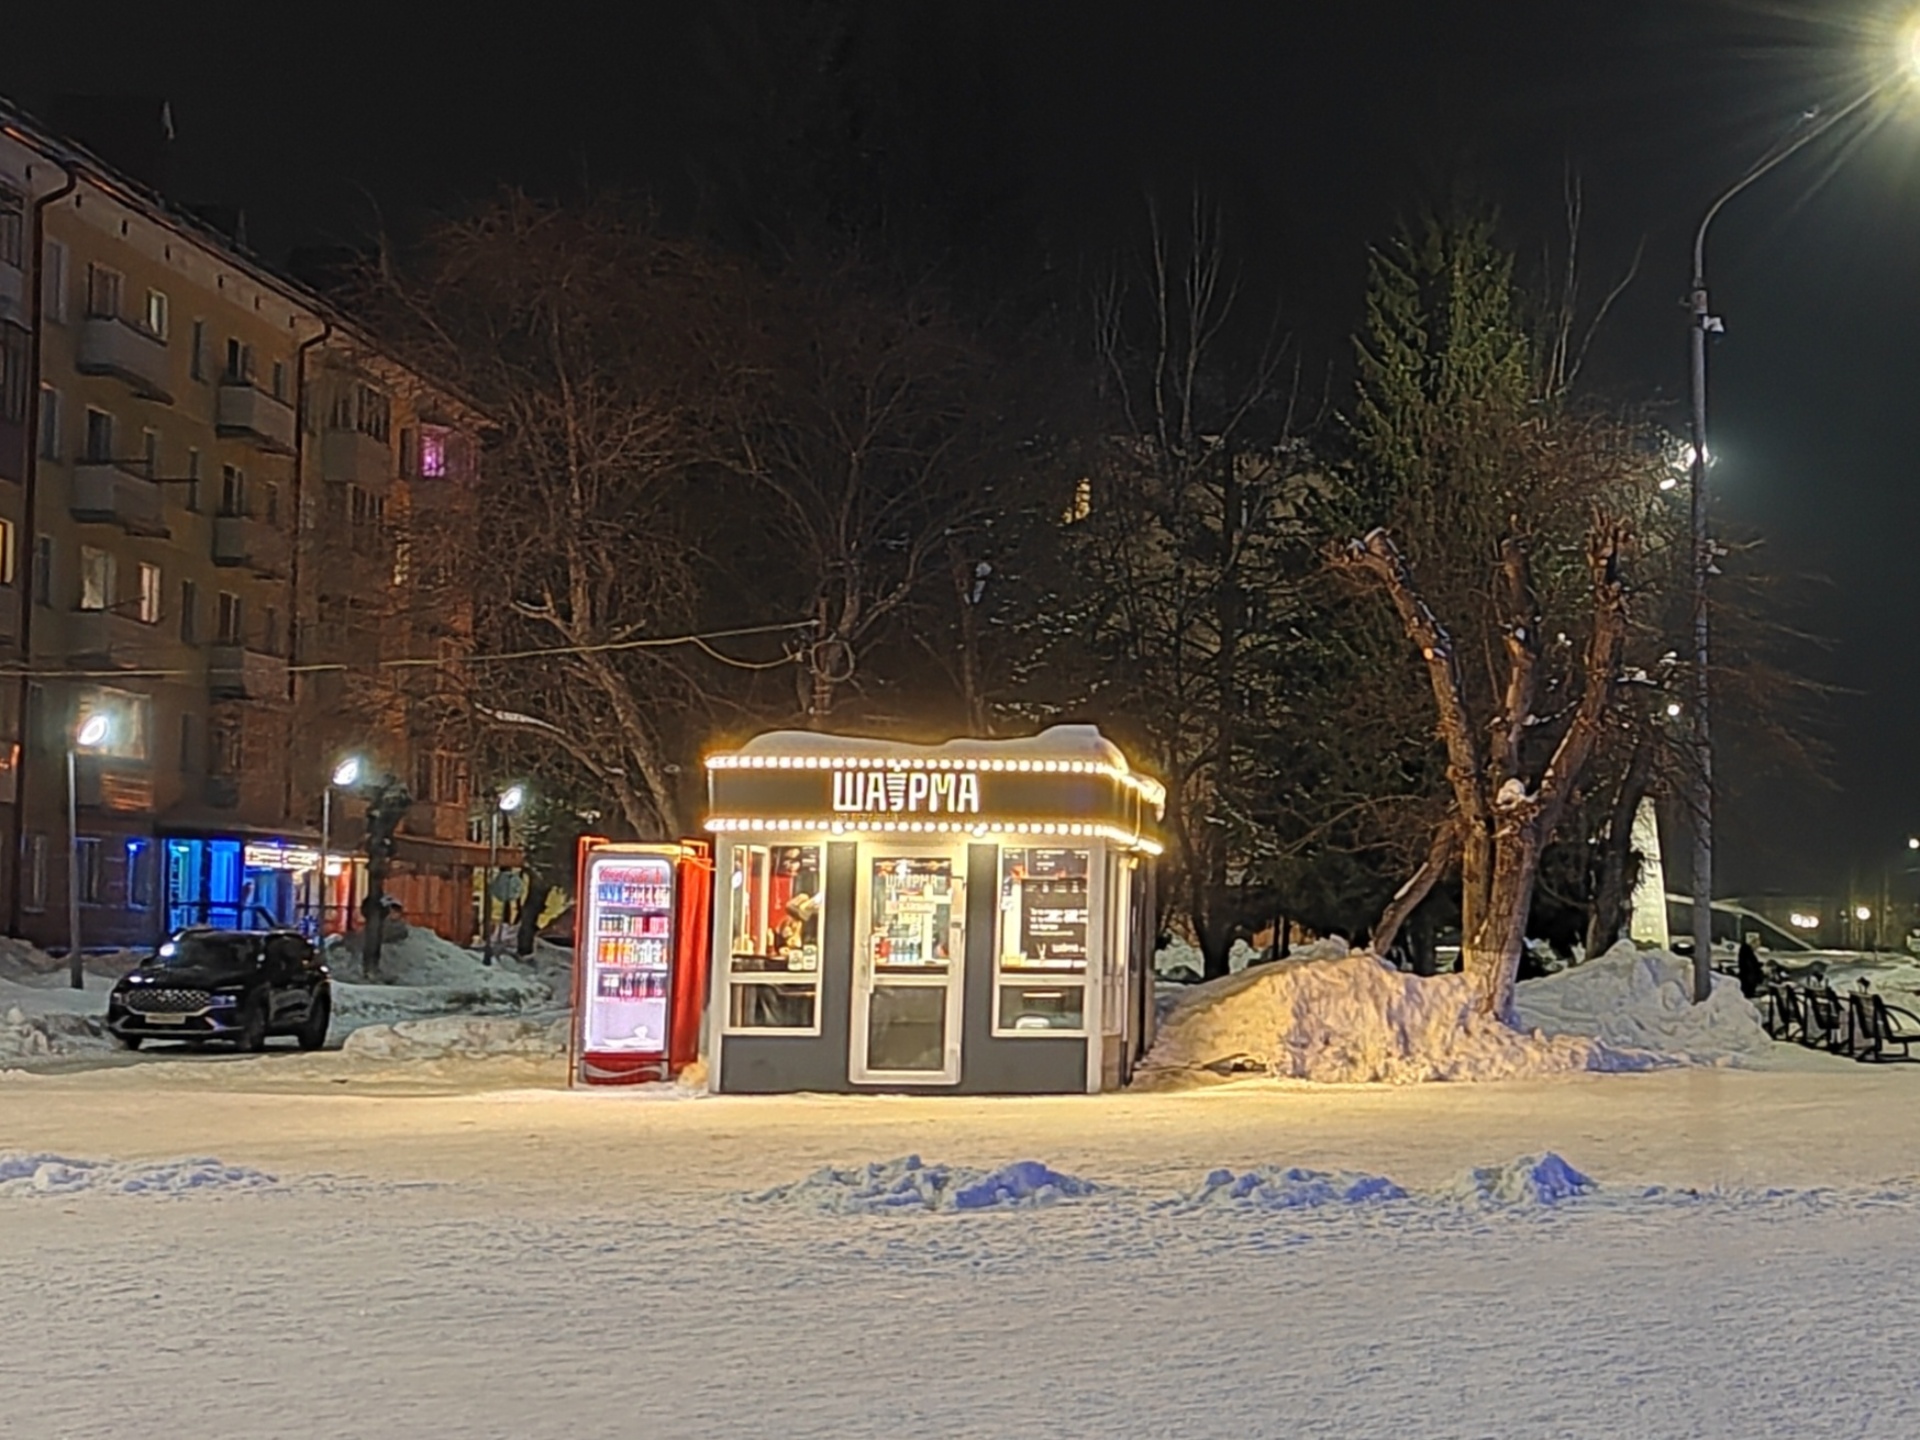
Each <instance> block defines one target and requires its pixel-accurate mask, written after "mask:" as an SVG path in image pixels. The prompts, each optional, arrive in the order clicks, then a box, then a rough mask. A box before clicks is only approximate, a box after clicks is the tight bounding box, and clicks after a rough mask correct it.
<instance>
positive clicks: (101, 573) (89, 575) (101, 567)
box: [80, 545, 114, 610]
mask: <svg viewBox="0 0 1920 1440" xmlns="http://www.w3.org/2000/svg"><path fill="white" fill-rule="evenodd" d="M113 572H114V563H113V552H112V551H111V550H102V549H99V548H98V547H97V546H93V545H82V546H81V547H80V608H81V609H82V610H105V609H108V608H109V607H111V606H112V604H113V601H114V594H113V591H114V585H113V581H114V573H113Z"/></svg>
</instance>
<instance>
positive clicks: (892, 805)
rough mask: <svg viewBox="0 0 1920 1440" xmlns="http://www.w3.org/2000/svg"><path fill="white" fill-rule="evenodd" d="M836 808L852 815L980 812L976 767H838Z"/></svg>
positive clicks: (834, 800) (978, 781)
mask: <svg viewBox="0 0 1920 1440" xmlns="http://www.w3.org/2000/svg"><path fill="white" fill-rule="evenodd" d="M833 808H834V812H835V813H836V814H840V815H848V814H857V815H978V814H979V813H980V776H979V774H978V773H977V772H976V771H972V770H836V771H834V772H833Z"/></svg>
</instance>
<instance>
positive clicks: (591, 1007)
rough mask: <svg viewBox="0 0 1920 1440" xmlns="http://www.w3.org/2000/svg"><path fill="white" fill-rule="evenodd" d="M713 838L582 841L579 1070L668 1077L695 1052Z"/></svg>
mask: <svg viewBox="0 0 1920 1440" xmlns="http://www.w3.org/2000/svg"><path fill="white" fill-rule="evenodd" d="M705 848H706V847H704V846H700V845H614V844H607V843H605V842H601V841H592V840H589V841H585V842H583V843H582V845H581V855H580V879H579V892H578V897H577V899H576V902H575V909H574V926H575V933H574V947H575V948H574V955H575V965H574V1053H575V1056H576V1063H575V1066H574V1073H575V1074H576V1075H577V1076H578V1078H580V1079H582V1080H585V1081H586V1082H587V1083H589V1084H620V1083H630V1082H635V1081H641V1080H664V1079H666V1078H668V1076H670V1075H671V1074H673V1073H674V1072H676V1071H677V1070H679V1069H680V1068H681V1066H683V1065H684V1064H686V1062H687V1061H688V1060H691V1059H692V1058H693V1053H694V1050H695V1049H697V1046H698V1022H699V1013H698V1002H699V1000H700V999H701V998H702V996H703V995H704V982H703V980H702V978H701V976H700V974H699V973H698V972H699V971H700V970H702V969H704V966H701V965H699V964H698V961H697V957H698V956H699V955H700V954H701V953H703V952H702V951H701V950H700V949H699V945H700V942H701V941H702V940H703V939H704V938H705V936H704V932H705V929H706V922H705V915H704V910H705V905H704V903H703V902H704V897H705V895H706V894H707V890H708V886H709V884H710V880H709V878H708V875H707V869H708V868H710V862H708V861H706V860H705V859H704V852H705ZM690 1008H691V1009H692V1012H693V1013H692V1023H691V1025H689V1022H688V1015H687V1012H688V1011H689V1009H690Z"/></svg>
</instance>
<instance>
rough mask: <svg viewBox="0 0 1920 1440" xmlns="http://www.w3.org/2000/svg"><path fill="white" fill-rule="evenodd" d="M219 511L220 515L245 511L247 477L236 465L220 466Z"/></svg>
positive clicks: (240, 513)
mask: <svg viewBox="0 0 1920 1440" xmlns="http://www.w3.org/2000/svg"><path fill="white" fill-rule="evenodd" d="M220 513H221V514H222V515H244V514H246V513H247V477H246V474H245V472H243V471H242V470H241V469H240V468H239V467H238V466H237V465H222V466H221V467H220Z"/></svg>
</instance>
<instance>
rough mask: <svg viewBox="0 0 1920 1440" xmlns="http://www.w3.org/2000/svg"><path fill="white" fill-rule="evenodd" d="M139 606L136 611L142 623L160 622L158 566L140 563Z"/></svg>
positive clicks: (152, 623) (154, 623)
mask: <svg viewBox="0 0 1920 1440" xmlns="http://www.w3.org/2000/svg"><path fill="white" fill-rule="evenodd" d="M139 604H140V608H139V610H138V611H137V612H136V613H137V614H138V615H139V617H140V623H141V624H142V625H158V624H159V623H160V567H159V566H158V565H149V564H147V563H146V562H145V561H142V562H141V563H140V602H139Z"/></svg>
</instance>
